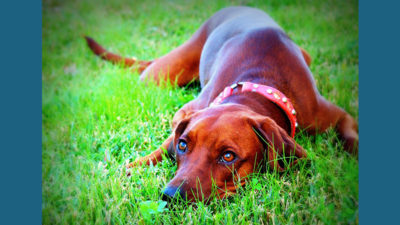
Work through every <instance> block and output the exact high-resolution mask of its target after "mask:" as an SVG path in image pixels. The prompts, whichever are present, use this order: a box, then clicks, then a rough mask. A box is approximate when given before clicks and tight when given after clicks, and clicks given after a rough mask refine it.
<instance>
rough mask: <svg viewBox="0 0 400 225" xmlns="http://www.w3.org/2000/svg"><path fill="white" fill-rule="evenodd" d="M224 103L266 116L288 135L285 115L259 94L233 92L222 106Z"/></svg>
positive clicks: (288, 125) (287, 121) (288, 127)
mask: <svg viewBox="0 0 400 225" xmlns="http://www.w3.org/2000/svg"><path fill="white" fill-rule="evenodd" d="M224 103H235V104H240V105H245V106H247V107H249V108H250V109H252V110H253V111H254V112H256V113H258V114H261V115H264V116H268V117H270V118H271V119H273V120H274V121H275V122H276V123H277V124H278V125H279V126H280V127H281V128H283V129H284V130H286V132H288V134H289V135H290V129H291V128H290V121H289V119H288V117H287V116H286V113H285V112H284V111H283V110H282V109H281V108H280V107H279V106H277V105H276V104H275V103H273V102H272V101H271V100H269V99H267V98H265V97H264V96H262V95H261V94H259V93H256V92H234V93H233V94H232V95H231V96H229V97H227V98H226V99H225V100H224V101H223V103H222V104H224Z"/></svg>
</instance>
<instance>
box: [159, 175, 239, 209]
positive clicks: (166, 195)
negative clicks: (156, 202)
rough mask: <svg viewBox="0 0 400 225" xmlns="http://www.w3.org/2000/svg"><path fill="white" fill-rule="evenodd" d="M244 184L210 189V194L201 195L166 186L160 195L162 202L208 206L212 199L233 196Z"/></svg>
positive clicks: (191, 189)
mask: <svg viewBox="0 0 400 225" xmlns="http://www.w3.org/2000/svg"><path fill="white" fill-rule="evenodd" d="M245 184H246V180H242V181H240V183H236V184H232V185H229V186H226V185H223V187H213V188H211V193H203V192H201V191H200V190H198V189H196V188H188V189H187V190H185V189H181V188H178V187H173V186H167V187H166V188H165V189H164V190H163V192H162V194H161V198H162V200H163V201H166V202H168V203H169V204H173V203H174V202H181V201H185V202H188V203H195V202H203V203H206V204H208V203H209V202H210V200H212V199H220V200H223V199H227V198H230V197H232V196H234V195H235V194H236V193H237V190H238V189H239V188H241V187H243V186H244V185H245Z"/></svg>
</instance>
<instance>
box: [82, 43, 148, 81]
mask: <svg viewBox="0 0 400 225" xmlns="http://www.w3.org/2000/svg"><path fill="white" fill-rule="evenodd" d="M84 38H85V39H86V42H87V44H88V46H89V48H90V49H91V50H92V51H93V53H94V54H96V55H98V56H100V57H101V58H102V59H104V60H106V61H110V62H112V63H113V64H119V65H122V66H124V67H132V66H135V67H134V68H135V69H136V68H137V70H138V72H139V73H141V72H143V70H145V69H146V67H148V66H149V65H150V64H151V63H152V62H153V61H144V60H137V59H136V58H134V57H132V58H127V57H122V56H119V55H117V54H114V53H111V52H109V51H107V50H106V49H105V48H103V47H102V46H101V45H100V44H98V43H97V42H96V41H95V40H93V39H92V38H90V37H88V36H84Z"/></svg>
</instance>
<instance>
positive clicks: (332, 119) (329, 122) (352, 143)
mask: <svg viewBox="0 0 400 225" xmlns="http://www.w3.org/2000/svg"><path fill="white" fill-rule="evenodd" d="M315 114H316V117H315V120H314V121H313V122H312V123H311V124H312V125H311V126H310V128H311V131H313V132H324V131H325V130H326V129H328V128H329V127H333V128H335V130H336V131H337V133H338V135H339V138H340V139H342V141H343V142H344V149H345V150H346V151H348V152H349V153H352V154H355V155H357V154H358V125H357V122H356V120H355V119H354V118H353V117H352V116H350V115H349V114H348V113H347V112H345V111H344V110H343V109H341V108H340V107H338V106H336V105H334V104H332V103H330V102H329V101H327V100H325V99H324V98H323V97H319V99H318V109H317V111H316V113H315Z"/></svg>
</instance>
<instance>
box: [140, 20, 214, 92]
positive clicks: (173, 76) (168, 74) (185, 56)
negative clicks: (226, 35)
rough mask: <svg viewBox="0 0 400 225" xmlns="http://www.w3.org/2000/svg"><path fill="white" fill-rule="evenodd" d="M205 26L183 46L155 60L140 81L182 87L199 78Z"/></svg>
mask: <svg viewBox="0 0 400 225" xmlns="http://www.w3.org/2000/svg"><path fill="white" fill-rule="evenodd" d="M205 30H206V28H205V25H203V26H202V27H200V29H199V30H197V31H196V33H195V34H194V35H193V36H192V37H191V38H190V39H189V40H188V41H186V42H185V43H184V44H182V45H181V46H179V47H177V48H175V49H174V50H172V51H171V52H169V53H168V54H166V55H164V56H162V57H160V58H158V59H156V60H154V61H153V63H152V64H150V65H149V67H147V68H146V69H145V70H144V71H143V73H142V74H141V76H140V79H141V80H142V81H149V80H150V81H154V82H156V83H157V84H161V83H163V82H170V83H171V84H177V85H178V86H184V85H186V84H188V83H189V82H191V81H193V80H198V78H199V64H200V55H201V51H202V49H203V46H204V43H205V41H206V36H207V35H206V31H205Z"/></svg>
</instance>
